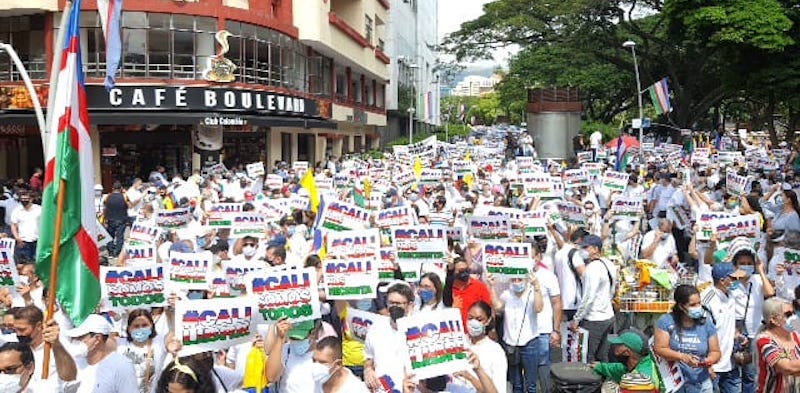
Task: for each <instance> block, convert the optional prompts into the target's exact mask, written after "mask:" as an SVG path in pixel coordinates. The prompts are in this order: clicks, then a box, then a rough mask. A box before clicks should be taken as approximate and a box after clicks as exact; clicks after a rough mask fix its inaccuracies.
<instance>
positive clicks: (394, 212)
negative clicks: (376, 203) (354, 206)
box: [375, 206, 417, 228]
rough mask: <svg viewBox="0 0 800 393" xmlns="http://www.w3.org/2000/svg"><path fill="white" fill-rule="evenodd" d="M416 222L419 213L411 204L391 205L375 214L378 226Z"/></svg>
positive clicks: (413, 223)
mask: <svg viewBox="0 0 800 393" xmlns="http://www.w3.org/2000/svg"><path fill="white" fill-rule="evenodd" d="M416 224H417V214H416V213H415V212H414V209H413V208H412V207H411V206H398V207H390V208H388V209H383V210H380V211H378V213H377V214H376V215H375V225H377V226H378V228H389V227H394V226H404V225H416Z"/></svg>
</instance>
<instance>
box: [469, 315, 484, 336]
mask: <svg viewBox="0 0 800 393" xmlns="http://www.w3.org/2000/svg"><path fill="white" fill-rule="evenodd" d="M467 328H468V329H469V336H470V337H478V336H480V335H482V334H483V332H485V331H486V326H484V325H483V323H481V321H479V320H477V319H470V320H469V321H467Z"/></svg>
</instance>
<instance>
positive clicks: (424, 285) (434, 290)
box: [417, 272, 444, 311]
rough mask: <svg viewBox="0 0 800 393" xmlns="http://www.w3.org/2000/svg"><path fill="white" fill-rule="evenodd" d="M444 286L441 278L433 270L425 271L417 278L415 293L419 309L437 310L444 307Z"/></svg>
mask: <svg viewBox="0 0 800 393" xmlns="http://www.w3.org/2000/svg"><path fill="white" fill-rule="evenodd" d="M443 292H444V286H443V285H442V279H441V278H439V275H438V274H436V273H434V272H429V273H425V274H423V275H422V277H421V278H420V279H419V286H418V288H417V293H418V294H419V299H420V300H419V309H420V310H422V311H425V310H439V309H441V308H443V307H444V305H443V304H442V296H443Z"/></svg>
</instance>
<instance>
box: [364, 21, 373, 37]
mask: <svg viewBox="0 0 800 393" xmlns="http://www.w3.org/2000/svg"><path fill="white" fill-rule="evenodd" d="M364 37H365V38H366V39H367V42H369V43H370V44H372V18H370V17H369V15H364Z"/></svg>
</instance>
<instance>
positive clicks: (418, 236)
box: [391, 225, 447, 264]
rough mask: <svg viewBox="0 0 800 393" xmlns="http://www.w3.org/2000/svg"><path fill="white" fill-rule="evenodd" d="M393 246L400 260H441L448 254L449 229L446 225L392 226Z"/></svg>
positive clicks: (421, 261) (412, 261)
mask: <svg viewBox="0 0 800 393" xmlns="http://www.w3.org/2000/svg"><path fill="white" fill-rule="evenodd" d="M391 230H392V247H394V250H395V256H396V258H397V261H398V262H409V263H418V264H419V263H430V262H440V261H442V260H443V259H444V257H445V255H446V254H447V231H446V230H445V228H444V227H435V226H422V225H420V226H411V227H407V226H406V227H392V229H391Z"/></svg>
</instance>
